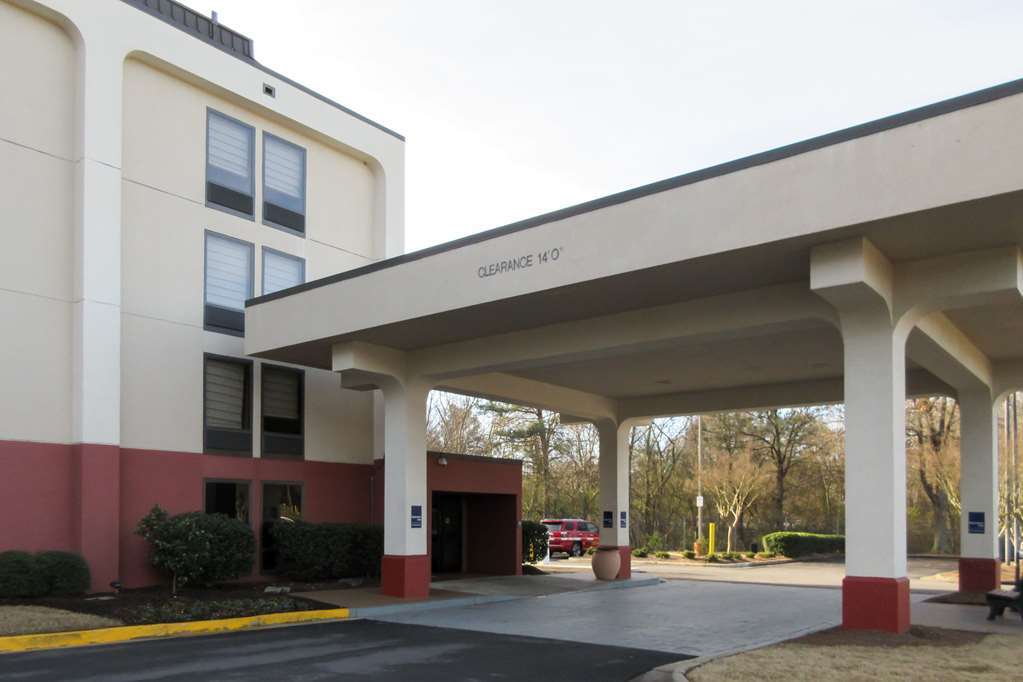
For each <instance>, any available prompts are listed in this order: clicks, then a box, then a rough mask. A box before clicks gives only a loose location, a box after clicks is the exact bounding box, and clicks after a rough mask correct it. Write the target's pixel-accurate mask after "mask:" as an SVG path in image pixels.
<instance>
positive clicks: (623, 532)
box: [596, 420, 633, 580]
mask: <svg viewBox="0 0 1023 682" xmlns="http://www.w3.org/2000/svg"><path fill="white" fill-rule="evenodd" d="M596 425H597V432H598V433H599V435H600V460H599V466H600V508H601V510H602V511H601V519H600V545H601V547H614V548H617V549H618V554H619V556H620V557H621V565H620V567H619V569H618V575H617V576H616V578H617V579H618V580H624V579H626V578H629V577H631V576H632V552H631V548H630V547H629V435H630V434H631V432H632V426H633V421H632V420H627V421H625V422H622V423H618V422H614V421H611V420H604V421H598V422H597V423H596Z"/></svg>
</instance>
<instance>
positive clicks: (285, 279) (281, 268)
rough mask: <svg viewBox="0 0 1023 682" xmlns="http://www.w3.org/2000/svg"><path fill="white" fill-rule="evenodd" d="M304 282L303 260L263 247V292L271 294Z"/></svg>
mask: <svg viewBox="0 0 1023 682" xmlns="http://www.w3.org/2000/svg"><path fill="white" fill-rule="evenodd" d="M303 282H305V260H303V259H302V258H299V257H298V256H292V255H289V254H287V253H281V252H280V251H275V250H273V249H270V248H267V247H263V293H264V294H272V293H274V292H275V291H280V290H281V289H287V288H288V287H293V286H296V285H298V284H302V283H303Z"/></svg>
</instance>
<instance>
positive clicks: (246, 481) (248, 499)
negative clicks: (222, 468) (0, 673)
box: [202, 477, 254, 528]
mask: <svg viewBox="0 0 1023 682" xmlns="http://www.w3.org/2000/svg"><path fill="white" fill-rule="evenodd" d="M210 483H231V484H234V485H244V486H245V487H246V489H247V493H246V495H245V498H246V505H247V509H248V513H249V518H248V520H247V521H245V523H246V525H248V526H249V527H250V528H251V527H252V517H253V516H254V515H253V513H252V495H253V487H254V486H253V481H252V480H250V479H247V478H217V477H210V478H203V479H202V511H203V513H204V514H212V513H215V512H211V511H210V510H209V509H207V508H206V501H207V500H206V486H207V485H209V484H210Z"/></svg>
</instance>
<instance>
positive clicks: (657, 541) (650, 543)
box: [643, 530, 664, 554]
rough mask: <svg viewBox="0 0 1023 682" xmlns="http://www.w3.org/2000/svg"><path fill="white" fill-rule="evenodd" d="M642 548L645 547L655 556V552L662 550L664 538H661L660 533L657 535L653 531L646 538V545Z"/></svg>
mask: <svg viewBox="0 0 1023 682" xmlns="http://www.w3.org/2000/svg"><path fill="white" fill-rule="evenodd" d="M643 546H644V547H646V548H647V549H648V550H649V551H651V552H653V553H655V554H656V553H657V552H659V551H661V550H662V549H664V538H663V537H662V536H661V534H660V533H658V532H657V531H656V530H655V531H654V532H653V533H651V534H650V536H649V537H647V539H646V544H645V545H643Z"/></svg>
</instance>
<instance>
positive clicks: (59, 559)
mask: <svg viewBox="0 0 1023 682" xmlns="http://www.w3.org/2000/svg"><path fill="white" fill-rule="evenodd" d="M35 560H36V566H37V570H38V571H39V573H40V575H41V576H42V579H43V580H44V581H45V582H46V588H47V591H46V593H47V594H54V595H61V596H65V595H75V594H83V593H85V592H87V591H88V590H89V585H90V583H91V582H92V579H91V576H90V575H89V564H87V563H86V562H85V559H83V558H82V557H81V556H79V555H77V554H75V553H73V552H59V551H55V550H54V551H49V552H40V553H39V554H36V556H35Z"/></svg>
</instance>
